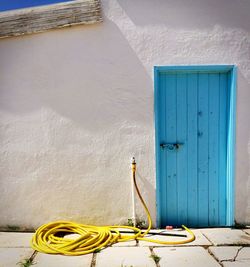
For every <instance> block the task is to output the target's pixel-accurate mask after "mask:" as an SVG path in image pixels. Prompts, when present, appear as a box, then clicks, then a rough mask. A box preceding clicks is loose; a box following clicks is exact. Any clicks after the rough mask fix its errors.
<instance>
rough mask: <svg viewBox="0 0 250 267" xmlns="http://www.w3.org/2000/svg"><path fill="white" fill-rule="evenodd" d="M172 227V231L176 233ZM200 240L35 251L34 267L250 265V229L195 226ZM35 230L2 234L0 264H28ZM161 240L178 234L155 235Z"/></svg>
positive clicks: (209, 266)
mask: <svg viewBox="0 0 250 267" xmlns="http://www.w3.org/2000/svg"><path fill="white" fill-rule="evenodd" d="M174 231H175V230H172V231H170V232H174ZM193 231H194V233H195V235H196V240H195V241H194V242H192V243H189V244H185V245H178V246H177V245H176V246H173V245H169V246H163V245H158V244H156V243H148V242H145V241H130V242H123V243H119V244H115V245H113V246H112V247H108V248H106V249H103V250H102V251H100V252H98V253H93V254H88V255H84V256H73V257H70V256H61V255H47V254H42V253H37V254H35V257H34V261H33V263H34V265H32V266H34V267H165V266H166V267H183V266H185V267H191V266H192V267H200V266H202V267H216V266H217V267H220V266H222V267H250V229H242V230H240V229H230V228H211V229H195V230H193ZM31 236H32V233H7V232H1V233H0V267H14V266H24V265H18V263H19V262H22V261H24V260H25V259H29V258H30V257H31V255H32V254H33V251H32V249H31V248H30V247H29V242H30V239H31ZM150 238H155V239H160V240H168V241H170V240H176V239H179V238H178V237H169V236H158V235H157V236H152V237H150Z"/></svg>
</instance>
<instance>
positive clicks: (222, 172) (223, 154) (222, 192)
mask: <svg viewBox="0 0 250 267" xmlns="http://www.w3.org/2000/svg"><path fill="white" fill-rule="evenodd" d="M227 76H228V74H226V73H221V74H220V95H219V102H220V103H219V105H220V110H219V127H220V128H219V225H221V226H223V225H226V205H227V203H226V166H227V151H226V149H225V148H226V147H227V138H226V136H227V101H228V100H227V95H228V94H227V79H228V77H227Z"/></svg>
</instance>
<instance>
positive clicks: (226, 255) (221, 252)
mask: <svg viewBox="0 0 250 267" xmlns="http://www.w3.org/2000/svg"><path fill="white" fill-rule="evenodd" d="M240 248H241V247H239V246H230V247H229V246H225V247H224V246H222V247H209V249H208V250H209V252H210V253H212V254H213V256H214V257H215V258H216V259H217V260H218V261H225V260H233V259H234V258H235V257H236V255H237V253H238V251H239V249H240Z"/></svg>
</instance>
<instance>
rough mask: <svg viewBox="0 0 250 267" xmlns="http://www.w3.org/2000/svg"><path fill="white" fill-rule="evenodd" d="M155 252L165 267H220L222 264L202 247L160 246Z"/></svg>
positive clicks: (161, 264)
mask: <svg viewBox="0 0 250 267" xmlns="http://www.w3.org/2000/svg"><path fill="white" fill-rule="evenodd" d="M153 251H154V253H155V254H156V255H157V256H159V257H161V260H160V262H159V263H160V266H162V267H164V266H167V267H194V266H197V267H200V266H202V267H219V266H220V264H219V263H218V262H217V261H216V260H215V259H214V258H213V257H212V256H211V255H210V254H209V253H208V251H206V250H205V249H204V248H202V247H165V248H163V247H160V248H154V249H153Z"/></svg>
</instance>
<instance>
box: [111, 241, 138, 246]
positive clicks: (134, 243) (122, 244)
mask: <svg viewBox="0 0 250 267" xmlns="http://www.w3.org/2000/svg"><path fill="white" fill-rule="evenodd" d="M135 246H136V241H135V240H131V241H126V242H118V243H115V244H113V245H112V247H135Z"/></svg>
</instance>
